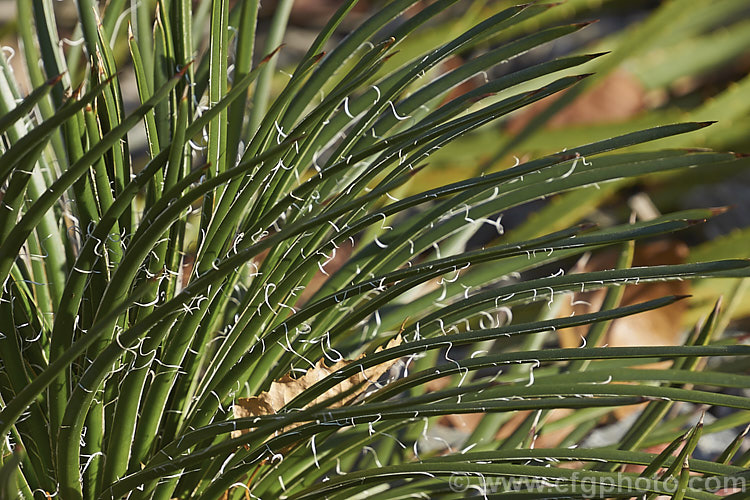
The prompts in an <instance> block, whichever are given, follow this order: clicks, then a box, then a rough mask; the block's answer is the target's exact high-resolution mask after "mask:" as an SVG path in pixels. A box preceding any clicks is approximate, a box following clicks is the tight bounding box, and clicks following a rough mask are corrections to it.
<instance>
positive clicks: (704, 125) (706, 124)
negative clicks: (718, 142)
mask: <svg viewBox="0 0 750 500" xmlns="http://www.w3.org/2000/svg"><path fill="white" fill-rule="evenodd" d="M716 121H717V120H709V121H705V122H695V124H696V125H698V126H699V127H700V128H703V127H708V126H709V125H713V124H714V123H716Z"/></svg>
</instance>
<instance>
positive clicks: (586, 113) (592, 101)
mask: <svg viewBox="0 0 750 500" xmlns="http://www.w3.org/2000/svg"><path fill="white" fill-rule="evenodd" d="M562 95H563V93H560V94H557V95H553V96H550V97H547V98H545V99H542V100H541V101H539V102H538V103H536V104H533V105H531V106H528V107H527V108H525V109H524V111H521V112H520V113H517V114H516V115H514V117H513V118H512V119H511V120H510V121H509V122H508V130H509V131H510V132H513V133H518V132H520V131H521V130H522V129H523V128H524V127H525V126H526V125H527V124H528V123H529V122H530V121H531V120H532V119H533V118H534V117H535V116H537V115H538V114H539V113H541V112H542V111H544V110H545V109H547V108H548V107H549V106H550V105H551V104H552V103H553V102H555V101H556V100H557V99H559V98H560V97H561V96H562ZM646 106H647V102H646V91H645V89H644V88H643V85H642V84H641V83H640V82H639V81H638V79H637V78H636V77H634V76H633V75H631V74H630V73H628V72H627V71H625V70H622V69H620V70H617V71H615V72H613V73H612V74H611V75H609V76H607V77H606V78H605V79H604V80H602V81H601V82H600V83H599V84H597V85H596V86H595V87H593V88H592V89H590V90H588V91H587V92H585V93H584V94H582V95H581V96H579V97H578V98H576V99H575V100H574V101H573V102H572V103H570V104H569V105H568V106H566V107H565V108H563V109H562V110H560V111H559V112H558V113H557V114H555V116H553V117H552V119H550V120H549V121H548V122H547V126H548V127H550V128H561V127H565V126H567V125H586V124H595V123H606V122H616V121H621V120H626V119H627V118H630V117H632V116H635V115H637V114H638V113H639V112H641V111H642V110H644V109H645V108H646Z"/></svg>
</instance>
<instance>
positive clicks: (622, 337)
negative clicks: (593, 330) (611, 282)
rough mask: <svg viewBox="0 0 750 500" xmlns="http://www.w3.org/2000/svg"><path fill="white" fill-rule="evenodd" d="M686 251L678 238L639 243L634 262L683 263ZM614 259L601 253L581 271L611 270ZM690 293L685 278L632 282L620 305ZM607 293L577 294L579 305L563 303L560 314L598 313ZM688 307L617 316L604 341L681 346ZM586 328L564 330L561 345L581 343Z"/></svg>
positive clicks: (617, 343)
mask: <svg viewBox="0 0 750 500" xmlns="http://www.w3.org/2000/svg"><path fill="white" fill-rule="evenodd" d="M687 253H688V249H687V246H686V245H685V244H684V243H682V242H679V241H672V240H666V241H657V242H653V243H647V244H644V245H636V250H635V257H634V260H633V265H634V266H645V265H650V266H652V265H662V264H680V263H682V262H684V261H685V258H686V256H687ZM615 260H616V254H614V253H605V254H601V255H599V256H597V257H595V258H593V259H591V260H590V261H589V262H588V264H587V265H586V266H585V268H584V269H582V271H599V270H603V269H611V268H612V266H613V265H614V262H615ZM689 292H690V285H689V283H688V282H685V281H664V282H654V283H645V284H641V285H632V286H631V285H629V286H627V287H626V288H625V293H624V295H623V298H622V302H621V305H622V306H628V305H632V304H637V303H640V302H645V301H647V300H651V299H656V298H659V297H664V296H665V295H685V294H687V293H689ZM605 293H606V291H605V290H595V291H592V292H584V293H575V294H574V295H573V299H572V301H571V303H573V304H578V305H576V306H571V305H569V304H567V303H564V304H563V307H562V309H561V311H560V312H559V313H558V314H559V316H560V317H567V316H570V315H571V314H573V313H575V314H577V315H578V314H585V313H593V312H596V311H598V310H599V308H600V307H601V304H602V301H603V300H604V295H605ZM686 309H687V303H686V302H684V301H680V302H677V303H675V304H672V305H670V306H668V307H662V308H660V309H655V310H653V311H647V312H643V313H640V314H637V315H635V316H627V317H625V318H620V319H617V320H615V321H613V322H612V325H611V326H610V328H609V331H608V332H607V336H606V337H605V339H604V341H603V343H604V344H608V345H610V346H614V347H619V346H625V347H629V346H653V345H679V344H681V343H682V334H683V328H682V317H683V315H684V314H685V311H686ZM587 331H588V327H587V326H580V327H575V328H568V329H565V330H561V331H560V332H559V339H560V344H561V346H562V347H578V346H580V345H581V337H583V336H585V335H586V332H587Z"/></svg>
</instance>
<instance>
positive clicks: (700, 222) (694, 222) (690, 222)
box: [685, 219, 707, 226]
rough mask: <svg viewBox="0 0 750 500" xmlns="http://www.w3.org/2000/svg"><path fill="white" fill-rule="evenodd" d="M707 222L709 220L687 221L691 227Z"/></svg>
mask: <svg viewBox="0 0 750 500" xmlns="http://www.w3.org/2000/svg"><path fill="white" fill-rule="evenodd" d="M706 220H707V219H687V220H686V221H685V222H687V223H688V225H689V226H696V225H698V224H703V223H704V222H706Z"/></svg>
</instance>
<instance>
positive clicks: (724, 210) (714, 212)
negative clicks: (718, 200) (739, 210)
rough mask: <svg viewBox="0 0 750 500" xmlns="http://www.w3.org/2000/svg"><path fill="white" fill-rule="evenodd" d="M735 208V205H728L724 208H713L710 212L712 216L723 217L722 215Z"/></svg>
mask: <svg viewBox="0 0 750 500" xmlns="http://www.w3.org/2000/svg"><path fill="white" fill-rule="evenodd" d="M733 208H734V205H727V206H724V207H712V208H710V209H709V210H710V211H711V215H721V214H724V213H727V212H729V211H730V210H732V209H733Z"/></svg>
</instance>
